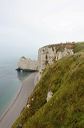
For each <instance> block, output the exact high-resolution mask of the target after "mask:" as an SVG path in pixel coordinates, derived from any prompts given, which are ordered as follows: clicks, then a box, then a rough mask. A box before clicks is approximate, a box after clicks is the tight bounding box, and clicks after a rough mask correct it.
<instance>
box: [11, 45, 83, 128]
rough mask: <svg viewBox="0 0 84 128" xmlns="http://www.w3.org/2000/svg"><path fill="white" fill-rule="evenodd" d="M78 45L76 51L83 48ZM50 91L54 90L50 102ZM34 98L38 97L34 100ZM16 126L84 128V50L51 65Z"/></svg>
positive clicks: (14, 127)
mask: <svg viewBox="0 0 84 128" xmlns="http://www.w3.org/2000/svg"><path fill="white" fill-rule="evenodd" d="M83 50H84V43H81V44H80V43H78V44H76V47H75V49H74V51H75V52H79V51H83ZM48 90H52V91H53V94H54V95H53V97H52V99H51V100H50V101H49V102H48V103H47V102H46V97H47V92H48ZM32 98H33V99H34V100H32ZM29 104H30V105H31V106H30V108H29V109H28V108H27V107H25V108H24V110H23V112H22V113H21V115H20V117H19V118H18V120H17V121H16V122H15V124H14V125H13V128H16V127H17V125H18V124H22V125H23V127H24V128H56V127H57V128H83V126H84V52H79V53H76V54H75V55H73V56H70V57H65V58H63V59H61V60H59V61H58V62H56V63H54V64H53V65H52V66H50V67H48V68H47V69H46V70H45V72H44V74H43V76H42V79H41V80H40V82H39V83H38V84H37V86H36V87H35V89H34V91H33V93H32V95H31V97H30V98H29Z"/></svg>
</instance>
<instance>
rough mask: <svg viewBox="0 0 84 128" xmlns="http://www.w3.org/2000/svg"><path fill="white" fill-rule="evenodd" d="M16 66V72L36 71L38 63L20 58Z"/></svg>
mask: <svg viewBox="0 0 84 128" xmlns="http://www.w3.org/2000/svg"><path fill="white" fill-rule="evenodd" d="M17 66H18V68H17V70H37V69H38V62H37V61H35V60H31V59H27V58H26V57H24V56H23V57H21V58H20V60H19V62H18V64H17Z"/></svg>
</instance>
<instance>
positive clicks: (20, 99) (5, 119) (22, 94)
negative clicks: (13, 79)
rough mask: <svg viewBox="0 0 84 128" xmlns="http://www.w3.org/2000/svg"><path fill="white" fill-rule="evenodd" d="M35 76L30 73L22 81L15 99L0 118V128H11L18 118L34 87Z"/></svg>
mask: <svg viewBox="0 0 84 128" xmlns="http://www.w3.org/2000/svg"><path fill="white" fill-rule="evenodd" d="M36 74H37V73H32V74H31V75H30V76H28V78H26V79H25V80H24V81H23V83H22V86H21V88H20V90H19V91H18V93H17V94H16V97H15V98H14V100H13V101H12V103H11V104H10V105H9V107H8V108H7V110H6V111H5V113H4V114H3V116H2V117H1V118H0V128H11V126H12V124H13V123H14V122H15V120H16V119H17V118H18V117H19V115H20V112H21V111H22V109H23V108H24V107H25V105H26V104H27V100H28V97H29V96H30V94H31V93H32V91H33V89H34V87H35V77H36Z"/></svg>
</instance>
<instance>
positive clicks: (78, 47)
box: [74, 42, 84, 53]
mask: <svg viewBox="0 0 84 128" xmlns="http://www.w3.org/2000/svg"><path fill="white" fill-rule="evenodd" d="M74 52H75V53H76V52H84V42H78V43H76V44H75V48H74Z"/></svg>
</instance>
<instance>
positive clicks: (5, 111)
mask: <svg viewBox="0 0 84 128" xmlns="http://www.w3.org/2000/svg"><path fill="white" fill-rule="evenodd" d="M22 86H23V84H22V85H21V87H20V88H19V89H18V91H17V92H16V94H15V96H14V98H13V99H12V101H11V102H10V103H9V105H8V106H7V108H6V109H5V110H4V112H3V113H2V114H1V116H0V122H1V121H2V120H3V118H4V117H5V115H6V114H7V112H8V111H9V110H10V108H11V107H12V106H13V104H14V103H15V101H16V100H17V98H18V96H19V94H20V92H21V90H22Z"/></svg>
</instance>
